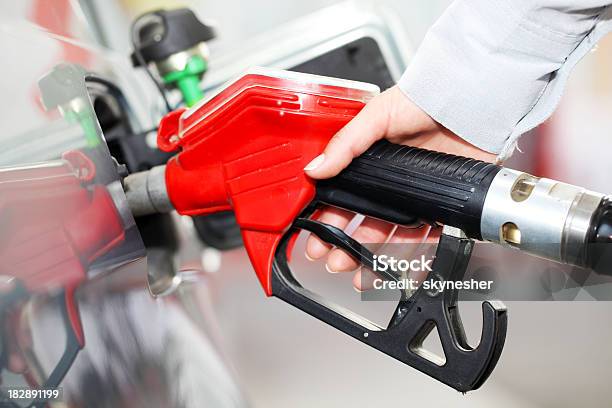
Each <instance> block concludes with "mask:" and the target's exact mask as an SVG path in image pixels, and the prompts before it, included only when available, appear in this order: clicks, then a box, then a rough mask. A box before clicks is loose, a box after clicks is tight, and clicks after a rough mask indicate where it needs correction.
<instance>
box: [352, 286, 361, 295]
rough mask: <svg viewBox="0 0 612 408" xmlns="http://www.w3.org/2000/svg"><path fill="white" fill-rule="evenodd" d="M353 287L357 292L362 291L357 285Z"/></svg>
mask: <svg viewBox="0 0 612 408" xmlns="http://www.w3.org/2000/svg"><path fill="white" fill-rule="evenodd" d="M353 289H355V292H357V293H363V290H361V289H359V288H358V287H357V286H353Z"/></svg>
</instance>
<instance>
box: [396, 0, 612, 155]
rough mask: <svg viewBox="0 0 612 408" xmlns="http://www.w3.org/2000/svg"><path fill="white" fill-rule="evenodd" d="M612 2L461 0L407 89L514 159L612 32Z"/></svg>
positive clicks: (412, 69) (421, 52) (419, 56)
mask: <svg viewBox="0 0 612 408" xmlns="http://www.w3.org/2000/svg"><path fill="white" fill-rule="evenodd" d="M611 4H612V1H611V0H455V2H453V3H452V4H451V5H450V6H449V8H448V9H447V10H446V11H445V13H444V14H443V15H442V16H441V17H440V18H439V19H438V21H437V22H436V23H435V25H434V26H432V28H431V29H430V30H429V32H428V33H427V35H426V36H425V39H424V40H423V43H422V44H421V46H420V47H419V49H418V51H417V53H416V55H415V56H414V58H413V60H412V61H411V63H410V65H409V66H408V69H407V70H406V72H405V73H404V75H403V76H402V78H401V80H400V82H399V86H400V88H401V89H402V91H403V92H404V93H405V94H406V95H407V96H408V97H409V98H410V99H411V100H412V101H413V102H415V103H416V104H417V105H418V106H420V107H421V108H422V109H423V110H424V111H425V112H427V113H428V114H429V115H430V116H431V117H433V118H434V119H435V120H437V121H438V122H439V123H441V124H442V125H444V126H445V127H447V128H448V129H450V130H451V131H453V132H455V133H456V134H458V135H459V136H460V137H462V138H463V139H465V140H467V141H468V142H470V143H472V144H474V145H476V146H478V147H480V148H481V149H484V150H487V151H489V152H491V153H498V154H499V155H500V158H502V159H503V158H505V157H507V156H509V155H510V154H511V153H512V151H513V150H514V148H515V146H516V141H517V140H518V138H519V137H520V136H521V135H522V134H523V133H525V132H527V131H528V130H530V129H532V128H534V127H536V126H537V125H539V124H540V123H542V122H543V121H544V120H546V118H548V117H549V116H550V115H551V114H552V112H553V111H554V109H555V107H556V106H557V104H558V102H559V99H560V98H561V94H562V92H563V87H564V85H565V83H566V81H567V78H568V76H569V73H570V71H571V69H572V68H573V66H574V65H575V64H576V63H577V62H578V61H579V60H580V59H581V58H582V57H583V56H584V55H585V54H586V53H587V52H588V51H589V50H590V49H591V48H592V47H593V46H594V44H595V43H596V42H597V41H598V40H599V39H600V38H601V37H603V35H604V34H606V33H607V32H609V31H610V30H611V29H612V6H610V5H611Z"/></svg>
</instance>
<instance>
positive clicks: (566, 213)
mask: <svg viewBox="0 0 612 408" xmlns="http://www.w3.org/2000/svg"><path fill="white" fill-rule="evenodd" d="M602 198H603V195H601V194H599V193H594V192H592V191H588V190H585V189H584V188H581V187H577V186H573V185H571V184H566V183H561V182H558V181H555V180H550V179H546V178H537V177H534V176H531V175H529V174H527V173H522V172H519V171H515V170H510V169H502V170H501V171H500V172H499V173H498V174H497V175H496V176H495V178H494V179H493V181H492V183H491V186H490V187H489V191H488V192H487V196H486V197H485V202H484V207H483V212H482V218H481V224H480V228H481V233H482V238H483V239H484V240H486V241H491V242H496V243H500V244H502V245H505V246H510V247H514V248H518V249H520V250H522V251H525V252H528V253H530V254H532V255H536V256H539V257H542V258H546V259H551V260H554V261H558V262H562V263H568V264H573V265H579V266H583V265H584V262H585V260H584V251H585V244H586V238H587V232H588V229H589V226H590V223H591V218H592V216H593V214H594V212H595V210H596V209H597V207H598V205H599V203H600V202H601V199H602Z"/></svg>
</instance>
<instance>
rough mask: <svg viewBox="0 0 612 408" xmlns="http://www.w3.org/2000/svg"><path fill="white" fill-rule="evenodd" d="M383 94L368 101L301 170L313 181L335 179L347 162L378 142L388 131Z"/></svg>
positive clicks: (386, 109)
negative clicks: (321, 151) (319, 153)
mask: <svg viewBox="0 0 612 408" xmlns="http://www.w3.org/2000/svg"><path fill="white" fill-rule="evenodd" d="M384 95H385V94H384V93H383V94H380V95H378V96H376V97H375V98H374V99H372V100H371V101H370V102H369V103H368V104H367V105H366V106H365V107H364V108H363V109H362V110H361V112H359V113H358V114H357V115H356V116H355V117H354V118H353V120H351V121H350V122H349V123H347V124H346V126H344V127H343V128H342V129H341V130H340V131H339V132H338V133H336V135H335V136H334V137H333V138H332V139H331V140H330V141H329V143H328V145H327V147H326V148H325V151H324V152H323V153H322V154H321V155H319V156H317V157H315V158H314V159H313V160H312V161H311V162H310V163H308V165H307V166H306V167H305V168H304V171H305V172H306V174H307V175H308V176H310V177H312V178H314V179H326V178H330V177H333V176H335V175H336V174H338V173H339V172H340V171H341V170H342V169H344V168H345V167H346V166H348V165H349V163H350V162H351V160H353V159H354V158H355V157H357V156H359V155H360V154H362V153H363V152H365V151H366V150H367V149H368V147H370V146H371V145H372V144H373V143H374V142H376V141H377V140H379V139H382V138H383V137H384V136H385V134H386V132H387V127H388V117H389V114H388V108H387V104H386V103H385V101H384Z"/></svg>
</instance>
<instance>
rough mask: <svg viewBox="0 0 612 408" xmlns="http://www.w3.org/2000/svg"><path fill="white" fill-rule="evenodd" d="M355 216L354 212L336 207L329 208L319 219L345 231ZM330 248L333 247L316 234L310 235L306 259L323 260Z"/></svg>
mask: <svg viewBox="0 0 612 408" xmlns="http://www.w3.org/2000/svg"><path fill="white" fill-rule="evenodd" d="M354 216H355V214H353V213H352V212H349V211H346V210H342V209H340V208H336V207H328V208H326V209H325V211H323V212H322V213H321V215H320V216H319V217H318V218H317V219H318V220H319V221H320V222H322V223H324V224H329V225H333V226H334V227H337V228H340V229H344V228H345V227H346V226H347V225H348V223H349V222H350V221H351V219H352V218H353V217H354ZM330 248H331V245H329V244H327V243H325V242H323V241H322V240H321V239H319V238H318V237H317V236H315V235H314V234H310V236H309V237H308V241H307V242H306V258H308V259H309V260H315V259H319V258H322V257H323V256H325V255H326V254H327V253H328V252H329V250H330Z"/></svg>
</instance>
